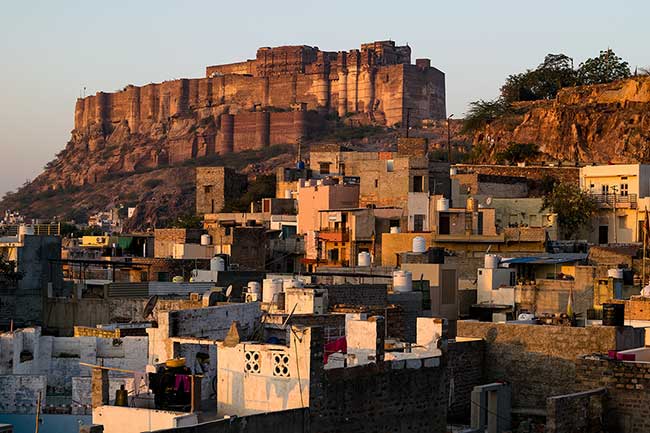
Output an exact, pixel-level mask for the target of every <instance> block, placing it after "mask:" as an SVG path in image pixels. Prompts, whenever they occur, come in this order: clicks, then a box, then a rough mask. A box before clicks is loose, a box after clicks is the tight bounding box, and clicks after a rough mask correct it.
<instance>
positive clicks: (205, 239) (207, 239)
mask: <svg viewBox="0 0 650 433" xmlns="http://www.w3.org/2000/svg"><path fill="white" fill-rule="evenodd" d="M211 240H212V239H211V238H210V235H207V234H206V235H201V245H210V241H211Z"/></svg>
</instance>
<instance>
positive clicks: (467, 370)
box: [447, 338, 487, 422]
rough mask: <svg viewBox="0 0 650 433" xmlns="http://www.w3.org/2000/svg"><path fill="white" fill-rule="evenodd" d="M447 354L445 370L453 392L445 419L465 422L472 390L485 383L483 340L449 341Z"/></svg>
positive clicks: (468, 412) (467, 418)
mask: <svg viewBox="0 0 650 433" xmlns="http://www.w3.org/2000/svg"><path fill="white" fill-rule="evenodd" d="M448 354H449V358H448V360H449V361H448V364H447V370H448V375H449V380H450V385H449V386H450V389H452V383H453V394H452V395H451V396H450V401H451V406H450V407H449V408H448V409H447V419H449V420H452V421H465V422H466V421H467V420H469V417H470V412H471V408H472V390H473V389H474V387H475V386H479V385H484V384H485V383H487V382H486V381H485V379H484V377H485V374H484V373H485V372H484V370H485V366H484V363H485V341H483V340H480V339H462V338H461V339H457V340H456V341H450V342H449V352H448ZM450 392H451V391H450Z"/></svg>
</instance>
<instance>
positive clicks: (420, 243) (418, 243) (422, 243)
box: [413, 236, 427, 253]
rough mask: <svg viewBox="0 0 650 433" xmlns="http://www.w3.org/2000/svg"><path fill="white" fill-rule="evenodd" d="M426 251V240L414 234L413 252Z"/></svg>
mask: <svg viewBox="0 0 650 433" xmlns="http://www.w3.org/2000/svg"><path fill="white" fill-rule="evenodd" d="M426 251H427V240H426V239H424V238H423V237H422V236H416V237H414V238H413V252H414V253H424V252H426Z"/></svg>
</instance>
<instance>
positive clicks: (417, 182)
mask: <svg viewBox="0 0 650 433" xmlns="http://www.w3.org/2000/svg"><path fill="white" fill-rule="evenodd" d="M413 192H424V178H423V177H422V176H413Z"/></svg>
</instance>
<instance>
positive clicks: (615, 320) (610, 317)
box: [603, 304, 625, 326]
mask: <svg viewBox="0 0 650 433" xmlns="http://www.w3.org/2000/svg"><path fill="white" fill-rule="evenodd" d="M624 324H625V304H603V326H623V325H624Z"/></svg>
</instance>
